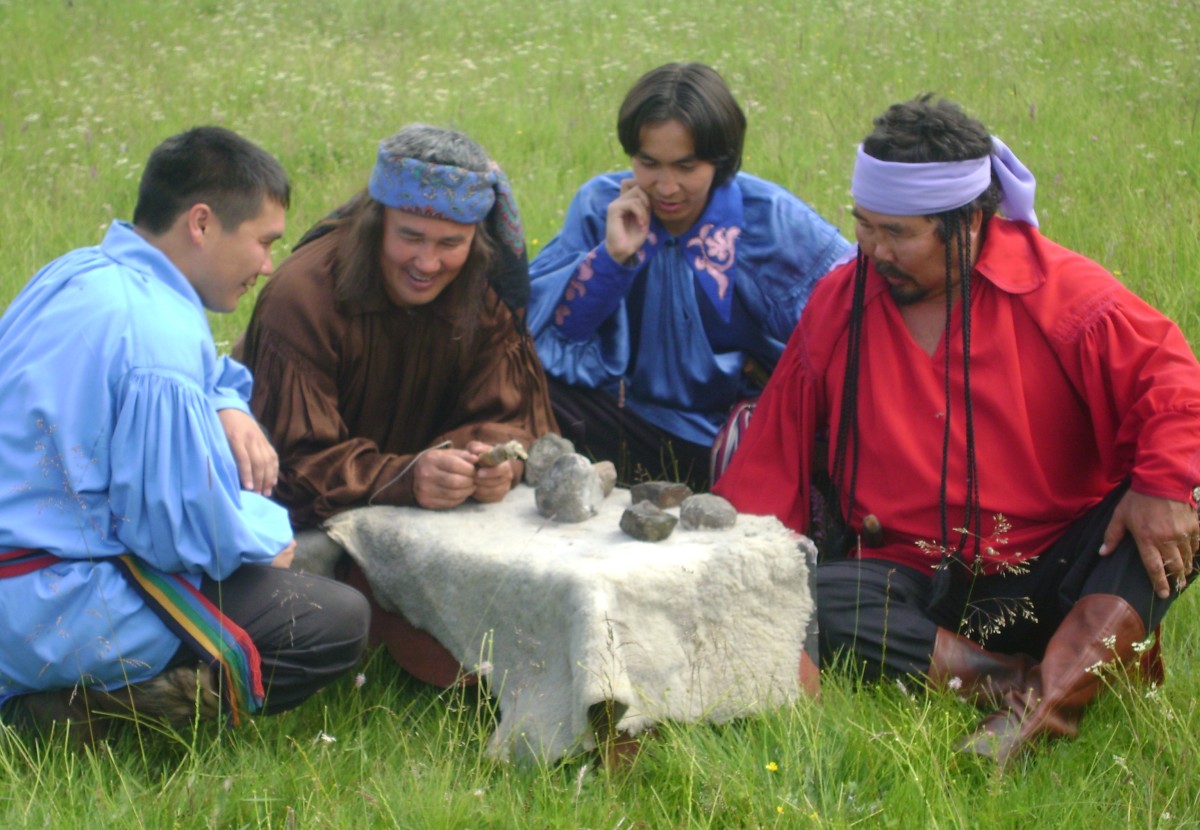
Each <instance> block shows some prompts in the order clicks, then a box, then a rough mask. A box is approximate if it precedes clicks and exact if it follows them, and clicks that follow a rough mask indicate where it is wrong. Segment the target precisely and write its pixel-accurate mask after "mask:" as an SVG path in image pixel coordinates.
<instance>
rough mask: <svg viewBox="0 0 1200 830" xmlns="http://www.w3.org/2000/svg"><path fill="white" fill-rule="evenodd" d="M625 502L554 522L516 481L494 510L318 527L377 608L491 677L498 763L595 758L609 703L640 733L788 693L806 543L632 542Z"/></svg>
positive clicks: (738, 537)
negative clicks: (583, 752)
mask: <svg viewBox="0 0 1200 830" xmlns="http://www.w3.org/2000/svg"><path fill="white" fill-rule="evenodd" d="M628 506H629V491H628V490H624V489H617V490H614V491H613V493H612V495H610V496H609V497H608V498H607V499H605V501H604V503H603V505H602V506H601V510H600V514H599V515H598V516H596V517H594V518H592V519H589V520H588V521H585V522H581V523H579V524H556V523H554V522H550V521H548V520H546V519H544V518H543V517H542V516H540V515H538V513H537V510H536V508H535V506H534V491H533V488H531V487H527V486H525V485H520V486H518V487H517V488H516V489H514V490H513V491H512V492H511V493H510V494H509V495H508V497H507V498H506V499H505V500H504V501H503V502H500V503H497V504H488V505H482V504H476V503H474V502H470V503H467V504H464V505H462V506H460V507H458V508H456V509H454V510H451V511H434V510H422V509H419V508H406V507H367V508H361V509H358V510H352V511H349V512H346V513H342V514H340V515H338V516H335V517H334V518H332V519H330V520H329V521H328V522H327V523H326V524H325V529H326V530H327V531H328V533H329V535H330V536H331V537H333V538H334V539H335V540H336V541H338V542H339V543H341V544H342V545H343V546H345V548H346V549H347V550H348V551H349V552H350V554H351V556H353V557H354V558H355V559H356V560H357V561H358V563H359V564H360V565H361V566H362V569H363V571H364V572H365V573H366V575H367V579H368V581H369V582H370V584H371V587H372V589H373V590H374V592H375V595H376V597H377V599H378V600H379V603H380V604H381V605H382V606H384V607H385V608H389V610H393V611H399V612H401V613H403V614H404V615H405V616H406V617H407V618H408V619H409V620H410V621H411V622H412V623H413V624H414V625H416V626H418V627H419V628H424V629H426V630H427V631H429V632H430V633H431V634H433V636H435V637H436V638H437V639H438V640H439V641H440V642H441V643H442V644H443V645H445V646H446V648H448V649H449V650H450V652H451V653H452V654H454V656H455V657H457V658H458V659H459V661H461V662H462V664H463V665H464V666H466V667H467V668H468V669H471V670H478V671H480V673H481V674H488V673H490V686H491V691H492V693H493V694H495V695H496V696H497V698H498V700H499V706H500V722H499V725H498V727H497V730H496V733H495V734H494V735H493V736H492V745H491V748H492V750H493V752H495V753H496V754H497V755H498V756H500V757H506V758H516V759H528V758H541V759H544V760H555V759H557V758H559V757H562V756H563V755H566V754H568V753H570V752H572V751H575V750H578V749H581V748H584V749H586V748H591V747H592V746H594V745H595V741H594V738H593V736H592V734H591V731H592V730H591V728H590V726H589V722H588V708H589V707H590V706H593V705H594V704H597V703H601V702H603V701H614V702H615V703H616V707H615V711H616V712H617V713H620V718H619V720H618V722H617V724H616V727H617V729H619V730H623V731H628V732H631V733H637V732H640V731H642V730H644V729H645V728H646V727H647V726H649V725H650V724H651V723H653V722H655V721H660V720H675V721H697V720H701V719H707V720H713V721H723V720H728V719H730V718H735V717H738V716H741V715H745V714H748V713H750V712H753V711H755V710H759V709H763V708H767V707H774V706H779V705H781V704H784V703H786V702H788V701H790V700H792V699H794V698H796V697H797V696H798V695H799V694H800V690H799V685H798V668H799V661H800V653H801V650H802V647H803V642H804V635H805V630H806V628H807V626H808V622H809V620H810V618H811V617H812V615H813V610H814V608H813V602H812V599H811V597H810V594H809V587H808V565H807V564H806V562H807V560H808V559H810V558H811V556H812V553H813V551H812V550H811V546H812V543H811V542H810V541H809V540H807V539H805V538H803V537H797V536H796V535H795V534H793V533H791V532H790V531H788V530H787V529H786V528H784V527H783V525H782V524H780V523H779V521H778V520H776V519H774V518H765V517H760V516H747V515H741V516H738V520H737V524H736V525H735V526H734V527H733V528H731V529H728V530H686V529H684V528H682V527H677V528H676V530H675V532H674V533H673V534H672V535H671V537H670V538H668V539H666V540H664V541H662V542H656V543H652V542H638V541H635V540H633V539H631V538H630V537H629V536H626V535H625V534H624V533H623V532H622V531H621V530H620V529H619V527H618V522H619V520H620V517H621V513H622V512H623V511H624V509H625V508H626V507H628ZM675 512H676V514H677V513H678V511H675ZM622 710H623V711H622Z"/></svg>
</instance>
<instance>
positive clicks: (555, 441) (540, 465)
mask: <svg viewBox="0 0 1200 830" xmlns="http://www.w3.org/2000/svg"><path fill="white" fill-rule="evenodd" d="M573 452H575V445H574V444H572V443H571V441H570V439H567V438H563V437H562V436H561V435H555V434H554V433H553V432H547V433H546V434H545V435H543V436H542V437H541V438H539V439H537V440H536V441H534V442H533V444H532V445H531V446H530V447H529V458H527V459H525V483H526V484H528V485H529V486H530V487H537V486H538V485H539V484H541V483H542V478H544V477H545V475H546V473H547V472H549V470H550V468H551V467H552V466H554V462H555V461H557V460H558V458H559V456H561V455H567V454H568V453H573Z"/></svg>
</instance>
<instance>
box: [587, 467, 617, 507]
mask: <svg viewBox="0 0 1200 830" xmlns="http://www.w3.org/2000/svg"><path fill="white" fill-rule="evenodd" d="M592 469H594V470H595V471H596V475H598V476H599V477H600V489H601V490H603V491H604V497H605V498H608V497H609V495H610V494H611V493H612V491H613V488H614V487H616V486H617V467H616V465H615V464H613V463H612V462H611V461H597V462H596V463H595V464H593V465H592Z"/></svg>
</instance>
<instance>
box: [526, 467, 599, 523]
mask: <svg viewBox="0 0 1200 830" xmlns="http://www.w3.org/2000/svg"><path fill="white" fill-rule="evenodd" d="M531 455H532V454H531ZM533 495H534V500H535V501H536V502H537V510H538V513H541V514H542V515H543V516H545V517H546V518H548V519H552V520H554V521H556V522H582V521H584V520H585V519H590V518H592V516H595V515H596V513H597V512H599V510H600V502H602V501H604V491H603V490H602V489H601V487H600V476H598V475H596V471H595V470H594V469H593V468H592V462H590V461H588V460H587V459H586V458H584V457H583V456H582V455H576V454H575V453H567V454H566V455H560V456H559V457H558V458H556V459H555V461H554V464H552V465H551V467H550V469H549V470H547V471H546V474H545V476H544V477H543V478H542V480H541V482H540V483H539V484H538V486H537V489H536V490H535V491H534V494H533Z"/></svg>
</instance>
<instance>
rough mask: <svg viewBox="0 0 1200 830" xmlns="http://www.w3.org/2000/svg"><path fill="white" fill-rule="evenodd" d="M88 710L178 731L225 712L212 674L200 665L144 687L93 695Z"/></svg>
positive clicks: (157, 678)
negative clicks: (164, 726)
mask: <svg viewBox="0 0 1200 830" xmlns="http://www.w3.org/2000/svg"><path fill="white" fill-rule="evenodd" d="M88 706H89V707H90V708H91V711H92V714H93V715H103V716H106V717H109V718H114V719H116V720H126V721H132V722H135V723H136V722H139V721H157V722H159V723H166V724H167V725H169V726H172V727H175V728H182V727H186V726H189V725H190V724H192V723H193V722H194V721H195V720H196V719H197V718H199V719H200V720H215V719H217V718H218V717H220V714H221V710H222V701H221V695H220V693H219V692H218V691H217V688H216V686H215V685H214V684H213V680H212V671H211V670H210V669H209V668H208V667H207V666H204V665H200V664H199V663H197V664H196V665H194V666H179V667H177V668H174V669H168V670H167V671H165V672H163V673H162V674H160V675H157V676H155V677H151V678H150V679H149V680H144V681H142V682H141V683H133V684H131V685H129V686H125V687H123V688H120V689H114V690H113V691H111V692H96V691H92V692H91V693H90V695H89V699H88Z"/></svg>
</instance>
